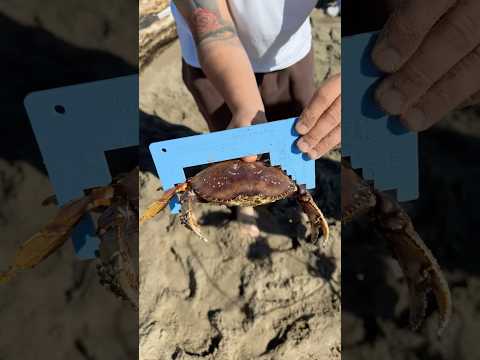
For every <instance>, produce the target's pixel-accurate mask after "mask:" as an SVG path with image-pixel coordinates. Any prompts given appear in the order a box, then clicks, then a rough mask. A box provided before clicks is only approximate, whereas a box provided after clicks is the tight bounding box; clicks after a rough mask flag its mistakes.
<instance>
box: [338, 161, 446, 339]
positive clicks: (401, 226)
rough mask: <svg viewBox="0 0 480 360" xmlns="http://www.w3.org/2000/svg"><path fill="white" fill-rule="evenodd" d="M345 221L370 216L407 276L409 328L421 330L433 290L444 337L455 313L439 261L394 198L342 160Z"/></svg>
mask: <svg viewBox="0 0 480 360" xmlns="http://www.w3.org/2000/svg"><path fill="white" fill-rule="evenodd" d="M341 202H342V203H341V207H342V221H343V222H344V223H348V222H350V221H351V220H352V219H354V218H358V217H359V216H360V215H362V214H363V215H365V214H366V215H369V218H370V219H371V221H372V223H373V225H374V226H375V228H376V230H378V232H379V233H380V234H381V235H382V236H383V238H385V239H386V240H387V241H388V242H389V245H390V248H391V249H392V252H393V254H394V256H395V258H396V259H397V261H398V262H399V264H400V267H401V268H402V271H403V273H404V276H405V279H406V282H407V285H408V290H409V301H410V316H409V317H410V326H411V328H412V329H413V330H416V329H418V328H419V327H420V326H421V325H422V323H423V320H424V318H425V316H426V315H425V314H426V308H427V293H428V292H430V291H432V290H433V294H434V298H435V301H436V305H437V307H438V312H439V316H440V321H439V327H438V335H439V336H441V334H442V333H443V331H444V329H445V328H446V326H447V324H448V322H449V320H450V317H451V313H452V301H451V295H450V290H449V287H448V284H447V281H446V280H445V278H444V276H443V273H442V271H441V269H440V266H439V265H438V262H437V260H436V259H435V257H434V256H433V254H432V252H431V251H430V250H429V249H428V247H427V246H426V245H425V243H424V242H423V241H422V239H421V238H420V236H419V235H418V233H417V232H416V231H415V229H414V227H413V224H412V220H411V219H410V217H409V216H408V214H407V213H406V212H405V210H403V209H402V207H401V206H400V204H399V203H398V202H397V201H396V200H395V199H394V198H393V197H391V196H389V195H388V194H386V193H384V192H380V191H378V190H376V189H375V188H374V187H373V185H372V184H370V183H367V182H366V181H365V180H363V179H362V178H361V177H360V176H359V175H358V174H357V173H356V172H355V171H354V170H353V169H352V168H351V167H350V164H349V163H348V161H347V160H345V159H344V160H342V200H341Z"/></svg>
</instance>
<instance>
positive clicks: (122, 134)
mask: <svg viewBox="0 0 480 360" xmlns="http://www.w3.org/2000/svg"><path fill="white" fill-rule="evenodd" d="M24 104H25V108H26V110H27V114H28V117H29V118H30V122H31V125H32V128H33V131H34V133H35V138H36V140H37V142H38V145H39V147H40V151H41V153H42V157H43V161H44V164H45V167H46V169H47V171H48V176H49V178H50V181H51V182H52V185H53V189H54V191H55V195H56V197H57V200H58V203H59V205H60V206H61V205H64V204H65V203H67V202H69V201H70V200H73V199H76V198H79V197H82V196H84V192H83V191H84V190H85V189H88V188H91V187H96V186H105V185H108V184H110V183H111V181H112V177H111V174H110V170H109V167H108V163H107V160H106V158H105V151H109V150H115V149H120V148H126V147H131V146H138V143H139V136H138V75H131V76H124V77H118V78H114V79H109V80H102V81H96V82H92V83H86V84H80V85H73V86H66V87H62V88H56V89H50V90H45V91H38V92H33V93H31V94H29V95H28V96H27V97H26V98H25V101H24ZM72 238H73V242H74V248H75V252H76V254H77V255H78V257H80V258H81V259H90V258H93V257H95V251H96V250H97V249H98V245H99V239H98V238H97V237H96V236H95V228H94V225H93V221H92V219H91V217H90V216H89V215H85V216H84V218H83V219H82V221H81V222H80V224H79V225H78V226H77V227H76V228H75V229H74V231H73V234H72Z"/></svg>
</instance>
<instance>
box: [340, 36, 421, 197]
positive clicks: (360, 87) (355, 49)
mask: <svg viewBox="0 0 480 360" xmlns="http://www.w3.org/2000/svg"><path fill="white" fill-rule="evenodd" d="M376 36H377V34H376V33H365V34H360V35H355V36H352V37H346V38H342V59H344V61H342V79H343V81H344V83H343V84H342V100H343V106H342V156H344V157H350V161H351V165H352V167H353V168H354V169H362V175H363V177H364V179H366V180H373V181H374V183H375V187H376V188H377V189H379V190H382V191H383V190H396V192H397V199H398V200H399V201H408V200H414V199H416V198H417V197H418V150H417V135H416V134H414V133H411V132H409V131H408V130H406V129H405V128H404V127H403V126H402V125H401V123H400V121H399V119H398V118H396V117H390V116H387V115H386V114H385V113H384V112H382V111H380V109H379V108H378V107H377V106H376V104H375V103H374V100H373V89H374V88H375V86H376V85H377V83H378V81H379V79H380V78H381V77H382V76H383V74H382V73H380V72H379V71H378V70H377V69H376V68H375V66H374V65H373V63H372V62H371V60H370V53H371V49H372V46H373V44H374V41H375V39H376Z"/></svg>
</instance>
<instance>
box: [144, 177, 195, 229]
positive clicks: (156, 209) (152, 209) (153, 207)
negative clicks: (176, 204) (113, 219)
mask: <svg viewBox="0 0 480 360" xmlns="http://www.w3.org/2000/svg"><path fill="white" fill-rule="evenodd" d="M187 186H188V185H187V183H182V184H179V185H176V186H175V187H173V188H171V189H169V190H167V191H165V193H164V194H163V196H162V197H161V198H160V199H158V200H156V201H154V202H153V203H152V204H150V205H149V206H148V208H147V210H145V212H144V213H143V215H142V216H141V217H140V225H142V224H143V223H144V222H145V221H148V220H151V219H153V218H154V217H155V216H157V214H158V213H160V211H162V210H163V209H165V207H166V206H167V205H168V203H169V202H170V200H171V199H172V198H173V197H174V196H175V194H177V193H179V192H183V191H185V190H186V189H187Z"/></svg>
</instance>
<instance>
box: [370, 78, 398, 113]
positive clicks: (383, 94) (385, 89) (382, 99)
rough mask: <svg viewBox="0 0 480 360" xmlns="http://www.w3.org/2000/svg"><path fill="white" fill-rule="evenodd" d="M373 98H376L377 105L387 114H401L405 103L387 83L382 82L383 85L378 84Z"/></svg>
mask: <svg viewBox="0 0 480 360" xmlns="http://www.w3.org/2000/svg"><path fill="white" fill-rule="evenodd" d="M387 81H388V80H387ZM375 97H376V98H377V101H378V103H379V105H380V106H381V107H382V108H383V110H385V111H386V112H387V113H389V114H392V115H398V114H400V113H401V112H402V108H403V104H404V102H405V99H404V96H403V94H402V93H401V92H400V91H398V90H396V89H395V88H394V87H393V86H392V85H391V84H390V83H389V82H385V81H384V83H382V84H380V86H379V87H378V89H377V91H376V92H375Z"/></svg>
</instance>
